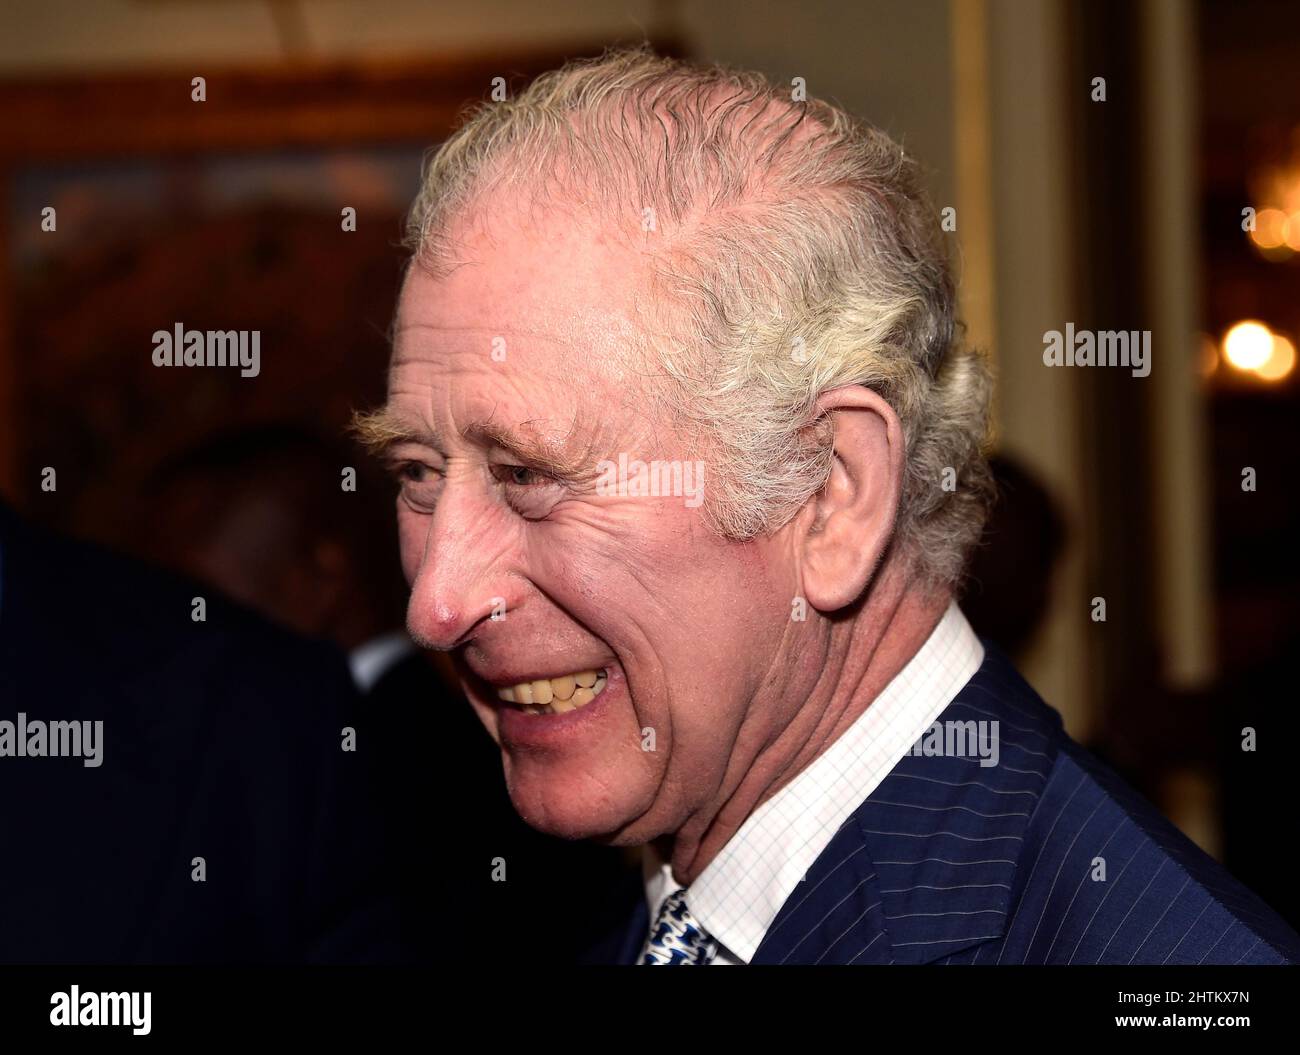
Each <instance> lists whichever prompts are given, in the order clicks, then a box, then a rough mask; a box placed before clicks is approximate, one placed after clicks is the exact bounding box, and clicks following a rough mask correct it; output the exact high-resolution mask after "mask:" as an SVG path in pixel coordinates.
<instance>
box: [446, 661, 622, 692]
mask: <svg viewBox="0 0 1300 1055" xmlns="http://www.w3.org/2000/svg"><path fill="white" fill-rule="evenodd" d="M547 666H548V668H549V672H548V673H543V672H542V671H541V669H540V668H536V667H534V668H522V667H521V668H518V669H517V670H511V671H503V670H501V669H499V668H494V669H492V670H490V671H487V670H474V668H472V667H471V668H470V669H471V670H473V672H474V674H475V675H476V676H477V677H478V678H480V679H481V680H482V681H485V682H486V683H487V684H489V685H491V686H492V687H493V688H494V689H508V688H510V687H511V686H512V685H520V684H522V683H524V682H525V681H550V680H551V679H552V678H562V677H564V676H565V675H566V674H578V673H580V672H582V671H584V670H594V671H604V670H606V669H607V667H608V664H606V663H590V664H587V665H586V666H573V667H561V666H559V665H558V664H548V665H547Z"/></svg>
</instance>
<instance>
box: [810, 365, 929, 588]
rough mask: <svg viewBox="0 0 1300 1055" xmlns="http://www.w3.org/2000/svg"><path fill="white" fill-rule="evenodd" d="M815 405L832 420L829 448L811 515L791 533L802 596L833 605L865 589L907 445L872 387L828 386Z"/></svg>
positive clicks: (894, 507) (892, 512)
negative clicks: (796, 532)
mask: <svg viewBox="0 0 1300 1055" xmlns="http://www.w3.org/2000/svg"><path fill="white" fill-rule="evenodd" d="M818 409H819V410H821V412H822V413H823V414H825V415H826V416H827V417H828V418H829V419H830V421H831V424H832V428H833V430H834V438H833V441H832V442H833V443H834V454H833V459H832V464H831V472H830V477H829V479H828V480H827V481H826V484H825V486H824V487H823V488H822V489H821V491H819V492H818V493H817V494H816V495H815V496H814V497H813V498H811V499H810V500H809V505H810V506H811V507H812V508H811V509H810V510H807V511H805V512H806V513H808V514H810V515H805V516H802V517H800V518H799V520H798V521H797V522H796V524H797V529H798V530H799V532H800V535H799V537H798V539H797V540H796V541H797V545H798V547H799V563H800V577H801V581H802V583H803V590H804V596H805V597H807V599H808V602H809V604H811V605H812V606H813V607H815V608H817V609H818V610H819V611H821V612H824V613H830V612H834V611H838V610H839V609H841V608H845V607H847V606H848V605H850V604H852V603H853V602H854V601H856V600H857V599H858V598H859V597H860V596H861V595H862V593H863V591H864V590H866V588H867V586H868V585H869V583H870V582H871V579H872V577H873V575H874V574H875V571H876V568H877V566H878V565H879V563H880V560H881V558H882V556H883V555H884V552H885V550H886V548H887V547H888V545H889V539H890V537H891V536H892V534H893V530H894V522H895V519H896V518H897V515H898V503H899V499H900V497H901V495H902V488H903V468H904V461H905V453H906V452H905V451H904V440H903V430H902V425H901V423H900V422H899V420H898V415H897V414H895V413H894V409H893V408H892V407H891V406H890V405H889V404H888V403H887V402H885V400H884V399H883V398H881V396H880V395H879V394H878V393H876V392H874V391H872V390H871V389H869V388H866V387H864V386H861V385H851V386H846V387H844V388H838V389H835V390H834V391H831V392H827V393H825V394H824V395H823V396H822V397H821V399H820V400H818Z"/></svg>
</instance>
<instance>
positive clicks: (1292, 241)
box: [1282, 211, 1300, 253]
mask: <svg viewBox="0 0 1300 1055" xmlns="http://www.w3.org/2000/svg"><path fill="white" fill-rule="evenodd" d="M1282 240H1283V241H1284V242H1286V246H1287V248H1288V249H1290V250H1291V251H1292V252H1293V253H1300V211H1297V212H1293V213H1292V214H1291V215H1290V216H1288V217H1287V218H1286V223H1284V224H1283V225H1282Z"/></svg>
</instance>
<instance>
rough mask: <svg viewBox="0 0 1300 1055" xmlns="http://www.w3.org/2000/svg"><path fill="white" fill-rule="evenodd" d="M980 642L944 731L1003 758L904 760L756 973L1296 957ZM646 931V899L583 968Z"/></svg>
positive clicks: (800, 897)
mask: <svg viewBox="0 0 1300 1055" xmlns="http://www.w3.org/2000/svg"><path fill="white" fill-rule="evenodd" d="M985 647H986V649H987V652H986V655H985V659H984V663H983V665H982V666H981V667H980V670H979V671H978V672H977V673H976V675H975V676H974V677H973V678H972V679H971V680H970V681H969V682H968V683H967V684H966V686H965V688H963V689H962V691H961V692H960V693H959V694H958V696H957V698H956V699H955V700H954V701H953V702H952V703H951V704H950V705H949V707H948V708H947V709H946V710H945V711H944V713H943V714H942V715H941V716H940V718H939V721H940V722H945V721H958V722H968V721H977V722H978V721H987V722H992V721H997V722H998V723H999V733H1000V736H999V742H1000V757H999V761H998V764H997V765H994V766H988V767H985V766H981V765H980V760H979V759H978V758H960V757H952V756H932V757H925V756H923V755H915V754H909V755H907V756H906V757H904V758H903V760H902V761H901V762H899V763H898V765H897V766H895V767H894V769H893V770H892V771H891V772H890V774H889V775H888V776H887V777H886V778H885V779H884V781H883V782H882V783H881V784H880V786H879V787H878V788H877V789H876V790H875V791H874V792H873V793H872V794H871V795H870V796H869V797H868V798H867V799H866V800H865V801H864V802H863V803H862V805H861V806H859V807H858V809H857V810H856V812H854V814H853V815H852V816H851V817H850V818H849V819H848V821H847V822H845V824H844V825H843V826H842V827H841V828H840V830H839V831H838V832H837V833H836V835H835V837H834V838H833V839H832V840H831V842H830V844H829V845H828V846H827V847H826V849H825V850H824V851H823V852H822V854H821V856H820V857H818V858H817V860H816V862H815V863H814V864H813V866H812V867H811V868H810V869H809V870H808V875H807V878H806V879H804V880H803V881H802V882H801V883H800V884H799V886H798V887H797V888H796V889H795V891H794V893H792V894H791V895H790V897H789V898H788V899H787V900H786V903H785V905H784V906H783V907H782V908H781V911H780V912H779V913H778V914H777V916H776V919H775V920H773V922H772V925H771V927H770V928H769V929H768V931H767V934H766V936H765V937H764V939H763V942H762V944H761V945H760V946H759V948H758V951H757V952H756V953H755V955H754V958H753V960H752V962H753V963H755V964H780V963H790V964H796V963H798V964H816V963H822V964H852V963H861V964H867V963H874V964H889V963H943V964H1020V963H1031V964H1044V963H1060V964H1070V963H1076V964H1096V963H1142V964H1164V963H1169V964H1200V963H1206V964H1210V963H1214V964H1225V963H1227V964H1235V963H1259V964H1264V963H1293V962H1300V937H1297V935H1296V934H1295V932H1293V931H1292V930H1291V929H1290V927H1288V926H1287V924H1286V923H1285V922H1283V921H1282V920H1281V919H1280V918H1279V917H1278V916H1277V915H1276V913H1274V912H1273V911H1272V910H1271V909H1270V908H1268V906H1266V905H1265V904H1264V903H1263V902H1262V901H1260V900H1259V899H1258V898H1257V897H1256V896H1255V895H1254V894H1252V893H1251V892H1250V891H1248V890H1247V889H1246V888H1245V887H1243V886H1241V884H1239V883H1238V882H1237V881H1236V880H1234V879H1233V878H1232V877H1231V876H1230V875H1228V873H1227V872H1226V871H1224V869H1223V868H1222V867H1221V866H1220V865H1218V864H1217V863H1216V862H1215V861H1213V860H1212V859H1211V858H1210V857H1208V856H1207V855H1206V854H1204V853H1202V852H1201V850H1199V849H1198V848H1197V847H1196V846H1195V845H1194V844H1193V843H1191V842H1190V841H1189V840H1188V839H1186V838H1185V837H1184V836H1183V835H1182V834H1180V833H1179V832H1178V831H1177V829H1175V828H1174V827H1173V825H1172V824H1170V823H1169V822H1168V821H1167V820H1165V818H1164V817H1162V816H1161V815H1160V814H1159V813H1158V812H1157V811H1156V810H1155V808H1154V807H1152V806H1151V805H1150V804H1149V803H1147V802H1146V801H1145V800H1144V799H1142V798H1141V797H1140V796H1139V795H1137V793H1136V792H1134V791H1133V790H1132V789H1131V788H1129V787H1127V786H1126V785H1125V784H1124V783H1123V782H1122V781H1120V779H1119V778H1118V777H1116V776H1115V775H1114V774H1113V773H1112V772H1110V771H1109V770H1108V769H1107V768H1106V767H1105V766H1104V765H1102V764H1101V762H1099V761H1098V760H1097V759H1095V758H1093V757H1092V756H1090V755H1089V754H1088V753H1087V752H1086V751H1084V750H1083V749H1082V748H1081V747H1079V745H1078V744H1076V743H1075V742H1074V741H1072V740H1071V739H1070V738H1069V737H1068V736H1066V735H1065V732H1064V731H1063V729H1062V727H1061V720H1060V716H1059V715H1058V714H1057V713H1056V712H1055V711H1054V710H1052V709H1051V708H1050V707H1048V706H1047V705H1046V704H1045V703H1043V701H1042V700H1041V699H1039V697H1038V696H1037V694H1036V693H1035V692H1034V690H1033V689H1031V688H1030V687H1029V686H1028V685H1027V684H1026V683H1025V682H1024V680H1023V679H1022V678H1021V677H1020V676H1019V674H1017V673H1016V671H1015V669H1014V668H1013V667H1012V666H1011V664H1010V663H1009V662H1008V661H1007V660H1006V658H1005V657H1003V656H1002V655H1001V654H1000V653H999V652H997V650H996V649H995V648H994V647H993V646H991V645H989V644H988V643H987V642H986V643H985ZM1099 860H1100V862H1101V864H1099V863H1098V862H1099ZM1103 864H1104V878H1100V877H1101V875H1102V865H1103ZM648 926H649V921H648V913H647V909H646V905H645V899H644V896H643V895H642V896H640V897H638V898H637V900H636V906H635V908H633V910H632V912H631V918H630V919H629V920H628V924H627V927H626V928H625V929H621V930H618V931H616V932H615V933H613V934H611V935H610V936H609V938H608V940H607V941H606V942H604V943H602V946H601V947H600V948H594V949H593V950H592V955H591V957H590V960H591V961H593V962H605V963H610V962H615V963H632V962H635V959H636V956H637V953H638V952H639V950H640V947H641V943H642V941H643V940H644V937H645V935H646V933H647V930H648Z"/></svg>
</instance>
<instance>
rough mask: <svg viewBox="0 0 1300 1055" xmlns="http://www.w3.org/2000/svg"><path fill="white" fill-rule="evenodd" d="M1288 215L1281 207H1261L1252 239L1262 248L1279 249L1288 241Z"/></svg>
mask: <svg viewBox="0 0 1300 1055" xmlns="http://www.w3.org/2000/svg"><path fill="white" fill-rule="evenodd" d="M1286 224H1287V215H1286V213H1284V212H1283V211H1282V210H1281V209H1260V210H1259V212H1258V213H1257V214H1256V215H1255V229H1254V230H1253V231H1251V232H1250V240H1251V241H1252V242H1254V243H1255V244H1256V245H1257V246H1259V248H1260V249H1277V248H1279V247H1281V246H1282V245H1284V244H1285V242H1286Z"/></svg>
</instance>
